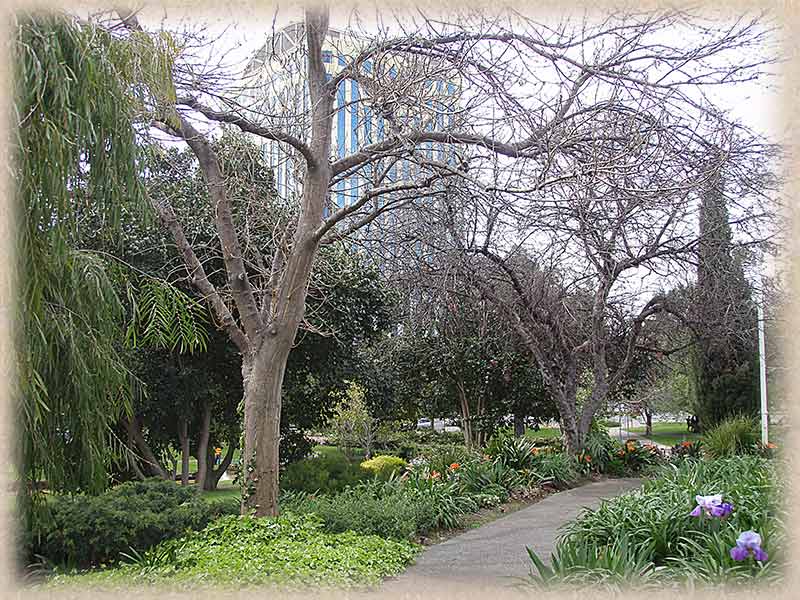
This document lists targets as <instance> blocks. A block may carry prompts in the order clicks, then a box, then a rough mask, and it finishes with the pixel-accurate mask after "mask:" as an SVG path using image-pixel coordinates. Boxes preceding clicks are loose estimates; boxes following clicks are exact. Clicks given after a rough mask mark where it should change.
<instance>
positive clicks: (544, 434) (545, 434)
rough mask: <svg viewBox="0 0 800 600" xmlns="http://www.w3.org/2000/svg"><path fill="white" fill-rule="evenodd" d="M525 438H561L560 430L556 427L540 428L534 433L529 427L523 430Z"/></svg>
mask: <svg viewBox="0 0 800 600" xmlns="http://www.w3.org/2000/svg"><path fill="white" fill-rule="evenodd" d="M525 437H529V438H548V439H556V438H560V437H561V430H560V429H559V428H557V427H542V428H540V429H539V431H534V430H533V429H531V428H530V427H528V428H527V429H526V430H525Z"/></svg>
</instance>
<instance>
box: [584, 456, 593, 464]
mask: <svg viewBox="0 0 800 600" xmlns="http://www.w3.org/2000/svg"><path fill="white" fill-rule="evenodd" d="M583 459H584V460H585V461H586V462H587V463H589V462H592V457H591V456H589V455H588V454H587V455H586V456H584V457H583Z"/></svg>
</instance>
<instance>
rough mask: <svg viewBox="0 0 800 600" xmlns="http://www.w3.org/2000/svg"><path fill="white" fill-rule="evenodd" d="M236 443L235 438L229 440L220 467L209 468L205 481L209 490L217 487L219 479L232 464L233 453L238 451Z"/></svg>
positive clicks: (205, 485)
mask: <svg viewBox="0 0 800 600" xmlns="http://www.w3.org/2000/svg"><path fill="white" fill-rule="evenodd" d="M236 444H237V441H236V440H235V439H231V440H229V441H228V448H227V449H226V450H225V456H223V457H222V462H220V464H219V467H218V468H216V469H213V468H211V469H208V472H207V473H206V478H205V480H204V481H203V489H204V490H205V491H207V492H210V491H212V490H215V489H217V485H218V484H219V480H220V478H221V477H222V475H223V474H224V473H225V471H227V470H228V467H230V466H231V462H232V461H233V454H234V452H236Z"/></svg>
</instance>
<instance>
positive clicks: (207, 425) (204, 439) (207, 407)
mask: <svg viewBox="0 0 800 600" xmlns="http://www.w3.org/2000/svg"><path fill="white" fill-rule="evenodd" d="M202 418H203V420H202V424H201V425H200V437H199V439H198V440H197V478H196V479H195V483H196V484H197V489H198V491H202V490H204V489H205V481H206V474H207V473H208V452H209V448H208V439H209V437H210V436H211V404H210V403H209V402H208V400H206V401H205V403H204V404H203V417H202Z"/></svg>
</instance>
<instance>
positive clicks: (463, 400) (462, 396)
mask: <svg viewBox="0 0 800 600" xmlns="http://www.w3.org/2000/svg"><path fill="white" fill-rule="evenodd" d="M456 389H457V390H458V401H459V403H460V405H461V428H462V432H463V433H464V445H465V446H466V447H467V448H472V446H473V441H474V440H473V439H472V422H471V421H470V414H469V402H468V401H467V393H466V390H464V384H463V383H461V381H458V382H457V383H456ZM431 427H433V421H431Z"/></svg>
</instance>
